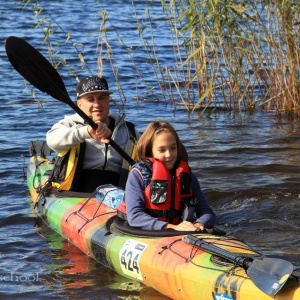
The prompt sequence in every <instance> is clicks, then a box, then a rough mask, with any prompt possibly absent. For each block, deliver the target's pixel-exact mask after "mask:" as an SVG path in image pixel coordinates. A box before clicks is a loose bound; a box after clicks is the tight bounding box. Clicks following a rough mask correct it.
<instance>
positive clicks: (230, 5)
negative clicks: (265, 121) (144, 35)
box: [162, 0, 300, 115]
mask: <svg viewBox="0 0 300 300" xmlns="http://www.w3.org/2000/svg"><path fill="white" fill-rule="evenodd" d="M162 3H163V6H164V8H165V10H166V11H167V12H168V13H169V15H173V14H174V11H175V12H178V13H177V15H176V17H175V18H170V22H173V24H174V27H175V26H178V25H177V24H178V23H179V24H180V27H181V29H180V30H181V33H182V36H183V37H184V43H183V45H184V46H185V48H186V50H187V52H188V53H189V56H188V57H187V59H186V61H185V62H184V64H187V63H190V64H192V67H191V68H190V69H192V70H193V75H192V76H190V78H191V81H190V82H189V84H188V86H189V87H190V88H196V92H198V97H197V98H195V99H194V101H195V103H194V108H197V107H201V106H204V107H207V106H210V105H212V103H213V104H214V105H216V106H217V107H220V108H226V109H228V110H230V111H241V110H242V109H245V110H253V109H255V108H256V107H261V108H262V109H264V110H268V111H271V110H273V111H275V112H276V113H277V114H278V115H281V114H282V113H283V112H284V113H286V114H288V115H299V114H300V109H299V47H300V44H299V26H298V25H299V24H300V22H299V9H300V3H299V4H298V3H297V2H295V1H231V0H223V1H185V0H182V1H171V2H170V4H169V5H167V4H166V3H165V2H162ZM193 83H196V84H193Z"/></svg>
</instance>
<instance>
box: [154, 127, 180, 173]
mask: <svg viewBox="0 0 300 300" xmlns="http://www.w3.org/2000/svg"><path fill="white" fill-rule="evenodd" d="M177 155H178V150H177V144H176V138H175V136H174V134H173V133H171V132H168V131H162V132H160V133H158V134H157V135H155V136H154V138H153V144H152V156H153V158H156V159H159V160H161V161H162V162H163V163H164V165H165V167H166V168H167V169H168V170H172V169H173V168H174V165H175V163H176V161H177Z"/></svg>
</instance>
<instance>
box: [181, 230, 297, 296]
mask: <svg viewBox="0 0 300 300" xmlns="http://www.w3.org/2000/svg"><path fill="white" fill-rule="evenodd" d="M183 241H185V242H186V243H188V244H192V245H194V246H196V247H199V248H201V249H204V250H206V251H207V252H209V253H212V254H215V255H217V256H220V257H222V258H225V259H227V260H228V261H230V262H232V263H233V264H235V265H239V266H240V267H242V268H243V269H244V270H245V271H246V273H247V275H248V277H249V279H250V280H251V281H252V282H253V284H255V285H256V286H257V287H258V288H259V289H260V290H261V291H263V292H264V293H266V294H268V295H270V296H274V295H276V293H278V291H279V290H280V289H281V288H282V287H283V285H284V284H285V282H286V281H287V279H288V278H289V276H290V275H291V274H292V272H293V269H294V267H293V265H292V264H291V263H290V262H289V261H286V260H283V259H279V258H268V257H263V256H261V257H251V258H249V257H246V256H243V255H241V254H239V253H233V252H229V251H227V250H225V249H223V248H220V247H218V246H216V245H213V244H211V243H208V242H206V241H205V240H203V239H201V238H198V237H196V236H194V235H192V234H189V235H187V236H185V237H183Z"/></svg>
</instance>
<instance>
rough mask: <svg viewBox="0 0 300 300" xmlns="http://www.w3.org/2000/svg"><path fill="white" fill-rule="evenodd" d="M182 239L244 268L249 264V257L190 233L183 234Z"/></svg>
mask: <svg viewBox="0 0 300 300" xmlns="http://www.w3.org/2000/svg"><path fill="white" fill-rule="evenodd" d="M183 239H184V241H185V242H187V243H188V244H192V245H195V246H197V247H199V248H201V249H204V250H206V251H207V252H209V253H212V254H215V255H218V256H220V257H222V258H225V259H227V260H228V261H230V262H232V263H234V264H236V265H238V266H240V267H242V268H244V269H248V267H249V266H250V265H251V259H249V258H244V257H242V256H240V255H237V254H235V253H232V252H229V251H226V250H224V249H222V248H220V247H217V246H215V245H212V244H211V243H208V242H205V241H204V240H203V239H200V238H197V237H195V236H193V235H191V234H189V235H187V236H185V237H184V238H183Z"/></svg>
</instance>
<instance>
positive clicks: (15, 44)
mask: <svg viewBox="0 0 300 300" xmlns="http://www.w3.org/2000/svg"><path fill="white" fill-rule="evenodd" d="M5 49H6V53H7V57H8V59H9V60H10V62H11V64H12V66H13V67H14V68H15V69H16V70H17V71H18V72H19V73H20V74H21V75H22V76H23V77H24V78H25V79H26V80H27V81H29V82H30V83H31V84H32V85H34V86H35V87H36V88H38V89H39V90H40V91H42V92H44V93H47V94H48V95H50V96H52V97H53V98H55V99H57V100H59V101H62V102H64V103H66V104H68V105H69V106H70V107H71V108H73V110H74V111H75V112H76V113H78V114H79V115H80V116H81V117H82V118H83V119H84V120H85V121H86V123H87V124H89V125H90V126H91V127H92V128H93V129H95V130H96V129H97V127H98V126H97V124H96V123H95V122H93V121H92V119H91V118H89V117H88V116H87V115H86V114H85V113H84V112H83V111H82V110H81V109H80V108H79V107H78V106H77V105H76V104H75V103H74V102H73V101H72V100H71V99H70V97H69V95H68V92H67V90H66V87H65V85H64V82H63V81H62V79H61V77H60V75H59V74H58V73H57V71H56V70H55V68H54V67H53V66H52V65H51V64H50V62H49V61H48V60H47V59H46V58H45V57H44V56H43V55H42V54H41V53H40V52H39V51H38V50H36V49H35V48H34V47H32V46H31V45H30V44H28V43H27V42H26V41H25V40H23V39H21V38H19V37H15V36H10V37H8V38H7V39H6V42H5ZM109 143H110V145H111V146H112V147H113V148H114V149H115V150H116V151H117V152H118V153H119V154H120V155H121V156H122V157H123V158H124V159H126V161H127V162H128V163H129V164H131V165H133V164H134V163H135V161H134V160H133V159H132V158H131V157H130V156H129V155H128V154H127V153H126V152H125V151H124V150H123V149H122V148H121V147H120V146H119V145H118V144H116V142H115V141H114V140H112V139H111V138H109Z"/></svg>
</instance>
